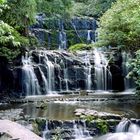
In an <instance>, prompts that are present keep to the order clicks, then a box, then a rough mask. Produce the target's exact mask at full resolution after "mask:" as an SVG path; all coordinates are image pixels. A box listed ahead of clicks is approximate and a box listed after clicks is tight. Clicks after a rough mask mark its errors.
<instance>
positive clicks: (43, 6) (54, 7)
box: [37, 0, 72, 19]
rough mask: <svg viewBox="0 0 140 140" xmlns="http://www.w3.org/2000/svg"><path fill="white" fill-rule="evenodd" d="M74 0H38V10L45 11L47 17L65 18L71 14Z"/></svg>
mask: <svg viewBox="0 0 140 140" xmlns="http://www.w3.org/2000/svg"><path fill="white" fill-rule="evenodd" d="M71 4H72V0H39V1H37V9H38V12H43V13H45V14H46V15H47V18H51V19H52V18H56V19H57V18H64V17H67V18H68V15H69V8H70V7H71Z"/></svg>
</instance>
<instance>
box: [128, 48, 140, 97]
mask: <svg viewBox="0 0 140 140" xmlns="http://www.w3.org/2000/svg"><path fill="white" fill-rule="evenodd" d="M128 67H129V68H130V69H131V71H130V72H129V73H128V76H127V77H128V78H129V77H131V78H133V79H134V81H135V84H136V90H137V92H136V93H137V94H139V95H140V50H138V51H137V52H136V53H135V58H134V59H131V60H130V61H129V63H128Z"/></svg>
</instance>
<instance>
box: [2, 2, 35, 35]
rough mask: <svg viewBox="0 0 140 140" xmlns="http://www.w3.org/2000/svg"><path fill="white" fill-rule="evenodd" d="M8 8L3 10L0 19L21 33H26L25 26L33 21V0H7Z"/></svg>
mask: <svg viewBox="0 0 140 140" xmlns="http://www.w3.org/2000/svg"><path fill="white" fill-rule="evenodd" d="M7 5H8V6H9V8H8V9H6V10H4V12H3V14H2V15H1V17H0V18H1V19H2V20H3V21H4V22H6V23H8V24H9V25H11V26H12V27H14V28H16V29H17V30H18V31H20V32H21V33H22V34H24V35H26V34H27V29H28V28H27V27H28V26H29V25H31V24H33V23H34V22H35V14H36V1H35V0H7Z"/></svg>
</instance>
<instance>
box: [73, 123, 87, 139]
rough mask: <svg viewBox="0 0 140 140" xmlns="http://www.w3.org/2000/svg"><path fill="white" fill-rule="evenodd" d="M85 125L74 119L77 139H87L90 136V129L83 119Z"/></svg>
mask: <svg viewBox="0 0 140 140" xmlns="http://www.w3.org/2000/svg"><path fill="white" fill-rule="evenodd" d="M82 123H83V124H82V125H83V126H80V125H79V124H77V123H76V122H75V121H73V128H74V137H75V140H85V139H89V138H90V134H89V131H88V130H87V128H86V124H85V122H84V121H83V122H82Z"/></svg>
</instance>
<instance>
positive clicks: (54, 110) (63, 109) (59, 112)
mask: <svg viewBox="0 0 140 140" xmlns="http://www.w3.org/2000/svg"><path fill="white" fill-rule="evenodd" d="M22 108H23V109H24V113H25V114H26V115H29V116H31V117H33V118H34V117H35V118H36V117H45V118H48V119H52V120H74V119H75V115H74V111H75V109H76V108H86V109H87V108H88V109H95V110H97V111H104V112H109V113H115V114H120V115H124V116H126V117H128V118H140V104H136V105H125V104H124V105H116V104H115V105H114V104H109V105H107V104H106V105H104V104H101V105H96V106H95V105H94V104H92V102H53V103H47V107H46V108H45V109H40V108H36V107H35V105H34V104H24V105H23V106H22Z"/></svg>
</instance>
